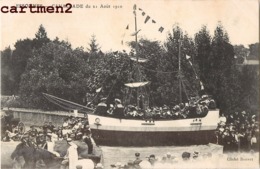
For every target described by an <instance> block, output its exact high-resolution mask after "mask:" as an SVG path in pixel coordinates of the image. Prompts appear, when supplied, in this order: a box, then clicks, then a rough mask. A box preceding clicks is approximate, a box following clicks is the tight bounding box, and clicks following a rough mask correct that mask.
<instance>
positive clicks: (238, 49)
mask: <svg viewBox="0 0 260 169" xmlns="http://www.w3.org/2000/svg"><path fill="white" fill-rule="evenodd" d="M234 52H235V59H236V62H237V64H243V63H244V60H245V58H246V57H247V56H248V53H249V50H248V49H247V48H245V46H244V45H234Z"/></svg>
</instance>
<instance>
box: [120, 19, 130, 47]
mask: <svg viewBox="0 0 260 169" xmlns="http://www.w3.org/2000/svg"><path fill="white" fill-rule="evenodd" d="M125 29H126V30H125V32H124V34H123V35H122V40H121V44H122V45H124V38H125V34H126V31H128V30H129V24H128V25H127V26H126V28H125Z"/></svg>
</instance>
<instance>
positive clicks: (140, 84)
mask: <svg viewBox="0 0 260 169" xmlns="http://www.w3.org/2000/svg"><path fill="white" fill-rule="evenodd" d="M149 83H150V82H133V83H126V84H125V86H127V87H143V86H145V85H147V84H149Z"/></svg>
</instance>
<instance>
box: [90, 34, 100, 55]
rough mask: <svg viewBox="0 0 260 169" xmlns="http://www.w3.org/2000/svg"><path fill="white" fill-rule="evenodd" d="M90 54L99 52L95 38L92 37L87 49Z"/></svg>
mask: <svg viewBox="0 0 260 169" xmlns="http://www.w3.org/2000/svg"><path fill="white" fill-rule="evenodd" d="M88 50H89V52H90V53H97V52H98V51H99V50H100V47H99V44H98V43H97V40H96V36H95V35H92V36H91V39H90V43H89V48H88Z"/></svg>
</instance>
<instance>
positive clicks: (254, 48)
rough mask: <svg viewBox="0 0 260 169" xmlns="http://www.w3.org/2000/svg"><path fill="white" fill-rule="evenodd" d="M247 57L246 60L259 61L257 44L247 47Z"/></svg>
mask: <svg viewBox="0 0 260 169" xmlns="http://www.w3.org/2000/svg"><path fill="white" fill-rule="evenodd" d="M249 50H250V53H249V56H248V59H256V60H259V43H254V44H250V45H249Z"/></svg>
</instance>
